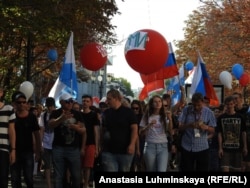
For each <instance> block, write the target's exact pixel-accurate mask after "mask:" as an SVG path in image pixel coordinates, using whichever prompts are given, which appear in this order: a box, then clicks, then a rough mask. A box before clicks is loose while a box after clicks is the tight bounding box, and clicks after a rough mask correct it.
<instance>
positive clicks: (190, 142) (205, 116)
mask: <svg viewBox="0 0 250 188" xmlns="http://www.w3.org/2000/svg"><path fill="white" fill-rule="evenodd" d="M178 120H179V122H181V123H182V124H184V126H186V125H187V124H189V123H194V122H196V121H202V122H204V124H206V125H208V126H211V127H216V118H215V116H214V113H213V111H212V110H210V109H209V108H208V107H206V106H203V107H202V110H201V112H199V113H197V112H196V111H195V110H194V108H193V106H186V107H184V109H183V110H182V113H181V115H180V116H179V119H178ZM199 132H200V137H195V132H194V129H193V128H187V129H185V131H184V132H183V136H182V140H181V146H182V147H183V148H184V149H185V150H187V151H192V152H199V151H203V150H206V149H208V148H209V145H208V140H207V131H202V130H200V131H199Z"/></svg>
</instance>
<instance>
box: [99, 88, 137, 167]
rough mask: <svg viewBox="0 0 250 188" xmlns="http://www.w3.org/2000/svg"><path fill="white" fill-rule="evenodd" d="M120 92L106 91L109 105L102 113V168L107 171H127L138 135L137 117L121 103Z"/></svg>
mask: <svg viewBox="0 0 250 188" xmlns="http://www.w3.org/2000/svg"><path fill="white" fill-rule="evenodd" d="M121 101H122V96H121V95H120V92H119V91H118V90H115V89H111V90H109V91H108V93H107V104H108V106H109V108H108V109H106V110H105V111H104V113H103V136H102V139H103V140H102V147H103V148H102V165H103V166H102V168H103V170H104V171H109V172H117V171H121V172H129V171H130V167H131V163H132V160H133V156H134V153H135V146H136V140H137V137H138V125H137V118H136V116H135V114H134V112H133V111H132V109H131V108H129V107H125V106H123V105H122V102H121Z"/></svg>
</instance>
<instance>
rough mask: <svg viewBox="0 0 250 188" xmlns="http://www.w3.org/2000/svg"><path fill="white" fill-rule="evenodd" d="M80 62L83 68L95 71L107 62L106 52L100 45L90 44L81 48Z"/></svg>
mask: <svg viewBox="0 0 250 188" xmlns="http://www.w3.org/2000/svg"><path fill="white" fill-rule="evenodd" d="M80 60H81V63H82V66H83V67H84V68H86V69H88V70H91V71H97V70H99V69H100V68H102V67H103V66H104V65H105V63H106V62H107V51H106V49H105V48H104V47H103V46H102V45H100V44H98V43H95V42H92V43H89V44H87V45H85V46H84V47H82V49H81V51H80Z"/></svg>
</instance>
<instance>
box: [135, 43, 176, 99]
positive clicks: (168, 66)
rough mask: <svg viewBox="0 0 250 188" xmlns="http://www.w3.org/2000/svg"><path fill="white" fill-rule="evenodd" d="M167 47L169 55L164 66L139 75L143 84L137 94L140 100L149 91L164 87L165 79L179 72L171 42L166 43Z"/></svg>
mask: <svg viewBox="0 0 250 188" xmlns="http://www.w3.org/2000/svg"><path fill="white" fill-rule="evenodd" d="M168 48H169V55H168V59H167V60H166V63H165V64H164V67H162V68H161V69H160V70H159V71H156V72H154V73H152V74H148V75H144V74H141V75H140V76H141V78H142V81H143V83H144V84H145V85H144V88H143V89H142V91H141V93H140V95H139V99H140V100H144V99H145V98H146V97H147V96H148V93H149V92H151V91H154V90H156V89H160V88H164V80H165V79H167V78H172V77H174V76H176V75H178V74H179V71H178V67H177V65H176V60H175V55H174V52H173V48H172V44H171V43H168Z"/></svg>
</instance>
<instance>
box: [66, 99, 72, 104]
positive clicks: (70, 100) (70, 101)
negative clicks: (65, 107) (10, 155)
mask: <svg viewBox="0 0 250 188" xmlns="http://www.w3.org/2000/svg"><path fill="white" fill-rule="evenodd" d="M64 102H65V103H67V104H69V103H73V102H74V101H73V99H68V100H64Z"/></svg>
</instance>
